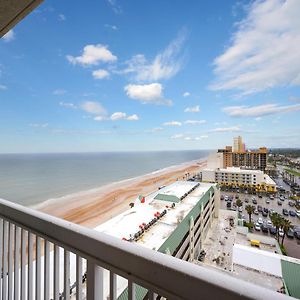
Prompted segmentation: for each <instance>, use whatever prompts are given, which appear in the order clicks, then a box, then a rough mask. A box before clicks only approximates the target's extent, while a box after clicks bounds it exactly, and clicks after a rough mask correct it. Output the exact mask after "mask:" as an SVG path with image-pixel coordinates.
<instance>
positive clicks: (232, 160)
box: [218, 136, 268, 171]
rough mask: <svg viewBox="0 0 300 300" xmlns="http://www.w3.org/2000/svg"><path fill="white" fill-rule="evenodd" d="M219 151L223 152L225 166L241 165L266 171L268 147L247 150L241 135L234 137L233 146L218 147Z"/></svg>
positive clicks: (244, 167)
mask: <svg viewBox="0 0 300 300" xmlns="http://www.w3.org/2000/svg"><path fill="white" fill-rule="evenodd" d="M218 153H222V154H223V166H221V167H223V168H227V167H240V168H243V169H251V170H261V171H265V169H266V167H267V156H268V149H267V148H266V147H260V148H259V149H258V150H247V149H246V146H245V144H244V143H243V141H242V137H240V136H238V137H235V138H234V139H233V147H231V146H226V147H225V148H224V149H218Z"/></svg>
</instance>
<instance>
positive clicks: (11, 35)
mask: <svg viewBox="0 0 300 300" xmlns="http://www.w3.org/2000/svg"><path fill="white" fill-rule="evenodd" d="M2 39H3V41H4V42H6V43H8V42H11V41H13V40H14V39H15V33H14V31H13V30H12V29H11V30H10V31H8V32H7V33H6V34H4V36H3V37H2Z"/></svg>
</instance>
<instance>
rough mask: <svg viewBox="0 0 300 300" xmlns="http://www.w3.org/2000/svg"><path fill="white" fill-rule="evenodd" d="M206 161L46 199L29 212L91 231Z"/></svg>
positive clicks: (204, 159)
mask: <svg viewBox="0 0 300 300" xmlns="http://www.w3.org/2000/svg"><path fill="white" fill-rule="evenodd" d="M206 163H207V158H202V159H198V160H193V161H188V162H185V163H181V164H179V165H173V166H170V167H165V168H163V169H159V170H156V171H153V172H151V173H147V174H144V175H140V176H137V177H133V178H128V179H124V180H121V181H116V182H112V183H109V184H106V185H103V186H101V187H96V188H93V189H89V190H85V191H80V192H76V193H73V194H68V195H66V196H63V197H59V198H53V199H48V200H46V201H44V202H42V203H39V204H37V205H34V206H33V208H34V209H37V210H40V211H42V212H45V213H48V214H51V215H53V216H56V217H59V218H63V219H65V220H68V221H70V222H74V223H77V224H80V225H83V226H87V227H91V228H94V227H96V226H98V225H100V224H101V223H103V222H105V221H107V220H109V219H111V218H113V217H114V216H116V215H118V214H120V213H121V212H123V211H124V210H126V209H128V208H129V203H130V202H134V201H135V200H136V198H137V197H138V196H139V195H140V194H143V195H147V194H149V193H151V192H153V191H154V190H156V189H157V188H158V187H159V186H162V185H167V184H170V183H171V182H174V181H176V179H183V176H184V174H186V173H195V172H199V171H200V169H202V168H203V167H204V166H205V165H206Z"/></svg>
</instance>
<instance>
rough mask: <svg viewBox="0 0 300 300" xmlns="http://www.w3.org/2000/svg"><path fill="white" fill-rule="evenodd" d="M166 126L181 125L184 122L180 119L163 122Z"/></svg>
mask: <svg viewBox="0 0 300 300" xmlns="http://www.w3.org/2000/svg"><path fill="white" fill-rule="evenodd" d="M163 125H164V126H181V125H182V123H181V122H178V121H170V122H165V123H163Z"/></svg>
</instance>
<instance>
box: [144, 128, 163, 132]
mask: <svg viewBox="0 0 300 300" xmlns="http://www.w3.org/2000/svg"><path fill="white" fill-rule="evenodd" d="M163 130H164V129H163V128H162V127H154V128H152V129H148V130H145V132H146V133H156V132H160V131H163Z"/></svg>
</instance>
